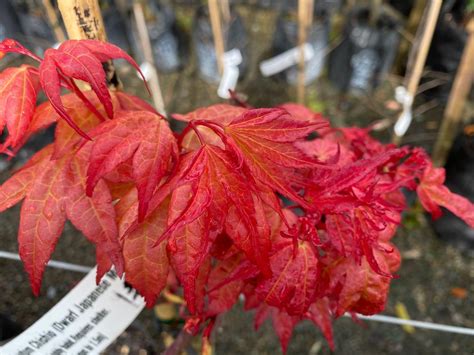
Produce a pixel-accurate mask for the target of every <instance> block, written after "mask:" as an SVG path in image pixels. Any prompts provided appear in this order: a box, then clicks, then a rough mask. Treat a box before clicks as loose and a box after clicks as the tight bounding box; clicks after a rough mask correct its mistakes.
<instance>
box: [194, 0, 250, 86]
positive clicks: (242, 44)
mask: <svg viewBox="0 0 474 355" xmlns="http://www.w3.org/2000/svg"><path fill="white" fill-rule="evenodd" d="M230 15H231V16H230V17H231V19H230V22H229V24H228V25H227V26H226V27H225V28H223V36H224V45H225V50H226V51H229V50H231V49H234V48H236V49H239V50H240V53H241V54H242V63H241V64H240V65H239V72H240V76H241V77H242V76H243V75H244V73H245V71H246V69H247V63H248V56H247V53H246V52H247V33H246V31H245V27H244V24H243V21H242V19H241V17H240V15H239V14H238V13H237V12H236V11H235V9H234V8H233V7H231V11H230ZM192 39H193V44H194V49H195V51H196V56H197V64H198V70H199V75H200V76H201V77H202V78H203V79H204V80H206V81H208V82H211V83H217V82H219V80H220V75H219V70H218V67H217V60H216V53H215V49H214V38H213V35H212V27H211V23H210V20H209V10H208V8H207V7H204V6H203V7H200V8H199V9H198V11H197V12H196V16H195V18H194V23H193V33H192Z"/></svg>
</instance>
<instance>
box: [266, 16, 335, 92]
mask: <svg viewBox="0 0 474 355" xmlns="http://www.w3.org/2000/svg"><path fill="white" fill-rule="evenodd" d="M325 14H326V12H324V14H323V15H322V16H317V17H316V18H315V20H314V21H313V24H312V25H311V27H310V29H309V31H308V37H307V43H309V44H310V45H311V46H312V47H313V50H314V56H313V57H312V58H311V59H310V60H309V61H307V62H306V65H305V84H306V85H308V84H311V83H312V82H314V81H315V80H316V79H317V78H318V77H319V76H320V75H321V73H322V71H323V68H324V63H325V58H326V50H327V47H328V41H329V18H328V16H326V15H325ZM297 45H298V23H297V22H296V20H295V19H293V18H291V17H289V16H288V13H282V14H280V16H279V17H278V19H277V23H276V30H275V34H274V36H273V54H274V55H278V54H280V53H283V52H285V51H287V50H289V49H291V48H294V47H296V46H297ZM280 77H282V76H280ZM283 78H284V79H285V80H286V81H287V82H288V83H289V84H291V85H296V83H297V82H298V66H297V65H293V66H292V67H290V68H288V69H287V70H285V71H284V72H283Z"/></svg>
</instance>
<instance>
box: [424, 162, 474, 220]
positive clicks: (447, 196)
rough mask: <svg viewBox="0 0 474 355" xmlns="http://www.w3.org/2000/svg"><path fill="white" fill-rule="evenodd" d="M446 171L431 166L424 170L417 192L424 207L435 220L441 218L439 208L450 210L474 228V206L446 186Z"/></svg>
mask: <svg viewBox="0 0 474 355" xmlns="http://www.w3.org/2000/svg"><path fill="white" fill-rule="evenodd" d="M444 180H445V170H444V169H443V168H434V167H433V166H432V165H431V164H430V165H429V166H428V167H427V168H426V169H425V170H424V172H423V175H422V177H421V181H420V184H419V185H418V187H417V189H416V192H417V194H418V197H419V198H420V202H421V204H422V205H423V207H424V208H425V209H426V210H427V211H428V212H430V213H431V215H432V216H433V218H438V217H440V216H441V214H442V212H441V209H440V208H439V206H442V207H444V208H446V209H448V210H450V211H451V212H452V213H453V214H455V215H456V216H458V217H459V218H461V219H462V220H463V221H464V222H466V223H467V224H468V225H469V226H470V227H471V228H474V204H472V203H471V202H470V201H469V200H468V199H466V198H464V197H462V196H459V195H457V194H455V193H453V192H451V191H450V190H449V189H448V188H447V187H446V186H444Z"/></svg>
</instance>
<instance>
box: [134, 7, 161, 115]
mask: <svg viewBox="0 0 474 355" xmlns="http://www.w3.org/2000/svg"><path fill="white" fill-rule="evenodd" d="M133 15H134V17H135V22H136V25H137V30H138V36H139V37H140V42H141V43H140V44H141V47H142V51H143V55H144V57H145V62H146V63H148V64H149V65H150V68H151V77H150V80H148V82H149V84H150V90H151V96H152V98H153V104H154V106H155V108H156V109H157V111H158V112H159V113H161V114H162V115H166V111H165V103H164V100H163V95H162V93H161V87H160V81H159V79H158V72H157V70H156V67H155V58H154V56H153V49H152V46H151V42H150V37H149V36H148V28H147V26H146V21H145V15H144V13H143V7H142V5H141V3H140V2H138V1H137V2H135V3H134V4H133Z"/></svg>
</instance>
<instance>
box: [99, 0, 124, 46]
mask: <svg viewBox="0 0 474 355" xmlns="http://www.w3.org/2000/svg"><path fill="white" fill-rule="evenodd" d="M100 4H101V13H102V17H103V19H104V26H105V31H106V32H107V41H109V42H110V43H113V44H115V45H116V46H118V47H120V48H122V49H123V50H124V51H126V52H128V53H130V51H131V48H130V42H129V35H128V32H129V24H128V23H127V21H126V20H125V18H124V16H123V15H122V13H121V12H120V11H119V10H118V8H117V6H116V4H115V1H114V0H106V1H101V2H100Z"/></svg>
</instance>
